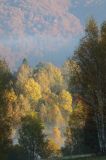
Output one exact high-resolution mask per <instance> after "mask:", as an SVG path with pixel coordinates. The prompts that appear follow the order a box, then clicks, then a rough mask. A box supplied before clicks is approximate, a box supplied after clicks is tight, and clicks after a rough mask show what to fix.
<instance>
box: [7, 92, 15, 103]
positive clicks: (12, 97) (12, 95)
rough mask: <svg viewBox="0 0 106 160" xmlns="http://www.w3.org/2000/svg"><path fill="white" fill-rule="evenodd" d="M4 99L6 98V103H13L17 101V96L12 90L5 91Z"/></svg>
mask: <svg viewBox="0 0 106 160" xmlns="http://www.w3.org/2000/svg"><path fill="white" fill-rule="evenodd" d="M5 98H6V101H8V103H14V102H15V101H16V100H17V96H16V94H15V92H14V90H13V89H12V90H10V91H8V90H6V91H5Z"/></svg>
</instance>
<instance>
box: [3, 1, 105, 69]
mask: <svg viewBox="0 0 106 160" xmlns="http://www.w3.org/2000/svg"><path fill="white" fill-rule="evenodd" d="M90 16H94V17H95V18H96V20H97V22H98V23H99V24H100V23H101V22H103V21H104V20H106V0H0V56H1V57H5V58H6V60H7V61H8V63H9V65H10V66H11V67H13V66H16V65H17V64H19V63H20V62H21V61H22V59H23V58H28V59H29V61H30V64H36V63H38V62H39V61H50V62H53V63H54V64H56V65H61V64H62V63H63V62H64V60H65V59H66V58H68V57H69V56H71V55H72V54H73V50H74V49H75V48H76V47H77V45H78V42H79V39H80V37H81V35H82V34H83V30H84V24H85V22H86V21H87V19H88V18H89V17H90Z"/></svg>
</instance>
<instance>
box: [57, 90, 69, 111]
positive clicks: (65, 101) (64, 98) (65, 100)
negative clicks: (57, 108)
mask: <svg viewBox="0 0 106 160" xmlns="http://www.w3.org/2000/svg"><path fill="white" fill-rule="evenodd" d="M59 98H60V105H61V107H62V108H63V109H64V110H66V111H69V112H72V96H71V94H70V93H69V92H68V91H66V90H62V92H61V93H60V95H59Z"/></svg>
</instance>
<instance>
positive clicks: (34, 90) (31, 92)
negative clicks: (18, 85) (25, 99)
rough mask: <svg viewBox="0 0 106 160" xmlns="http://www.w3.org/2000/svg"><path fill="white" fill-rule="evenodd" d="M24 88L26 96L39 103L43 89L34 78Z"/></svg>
mask: <svg viewBox="0 0 106 160" xmlns="http://www.w3.org/2000/svg"><path fill="white" fill-rule="evenodd" d="M24 87H25V93H26V95H27V96H29V98H31V99H32V100H35V101H37V100H39V99H40V98H41V87H40V85H39V84H38V83H37V82H35V81H34V79H33V78H30V79H28V81H27V82H26V84H25V86H24Z"/></svg>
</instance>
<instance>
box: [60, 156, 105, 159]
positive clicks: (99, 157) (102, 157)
mask: <svg viewBox="0 0 106 160" xmlns="http://www.w3.org/2000/svg"><path fill="white" fill-rule="evenodd" d="M63 160H65V159H63ZM67 160H106V156H95V157H89V158H75V159H73V158H71V159H70V158H69V159H67Z"/></svg>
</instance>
